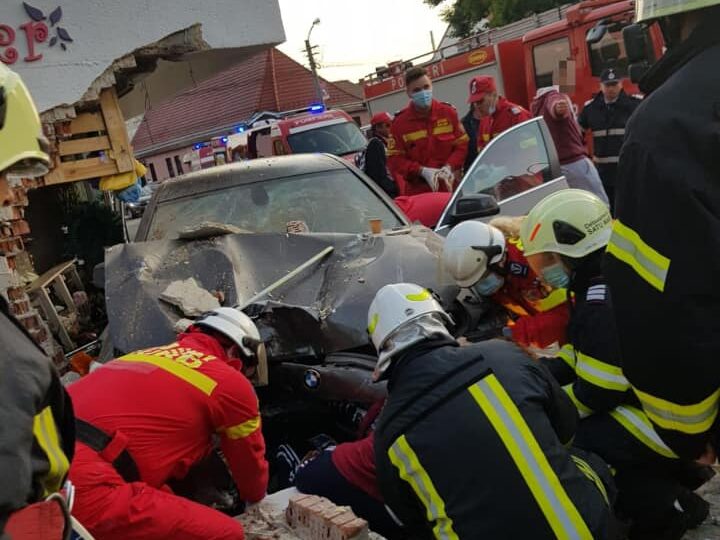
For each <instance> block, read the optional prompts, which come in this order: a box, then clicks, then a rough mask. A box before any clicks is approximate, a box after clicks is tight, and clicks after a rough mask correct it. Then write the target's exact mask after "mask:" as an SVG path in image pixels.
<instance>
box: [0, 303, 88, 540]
mask: <svg viewBox="0 0 720 540" xmlns="http://www.w3.org/2000/svg"><path fill="white" fill-rule="evenodd" d="M0 343H2V349H3V352H2V355H0V403H1V404H2V406H0V455H2V459H0V536H2V530H3V528H4V526H5V522H6V521H7V519H8V516H9V515H10V514H11V513H12V512H13V511H15V510H18V509H19V508H22V507H24V506H25V505H27V504H29V503H33V502H38V501H42V500H44V499H45V498H46V497H47V496H48V495H50V494H51V493H54V492H56V491H58V490H59V489H60V488H61V487H62V485H63V483H64V481H65V477H66V475H67V472H68V469H69V467H70V461H71V460H72V457H73V453H74V448H75V420H74V417H73V408H72V403H71V402H70V399H69V398H68V395H67V394H66V392H65V390H64V388H63V386H62V384H61V383H60V378H59V376H58V373H57V371H56V370H55V366H53V364H52V362H51V361H50V359H49V358H48V357H47V356H45V353H44V352H43V351H42V350H41V349H40V347H38V346H37V345H36V344H35V342H34V341H33V340H32V338H31V337H30V335H29V334H28V333H27V332H26V331H25V329H24V328H23V327H22V326H21V325H20V323H19V322H18V321H17V320H16V319H15V317H14V316H13V315H11V314H10V312H9V309H8V305H7V303H6V302H5V300H4V298H3V297H2V296H0Z"/></svg>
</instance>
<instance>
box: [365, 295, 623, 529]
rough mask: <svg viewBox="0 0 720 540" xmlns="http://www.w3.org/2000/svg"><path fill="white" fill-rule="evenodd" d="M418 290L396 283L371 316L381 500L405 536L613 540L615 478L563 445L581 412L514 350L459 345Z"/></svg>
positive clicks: (502, 345)
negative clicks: (609, 536)
mask: <svg viewBox="0 0 720 540" xmlns="http://www.w3.org/2000/svg"><path fill="white" fill-rule="evenodd" d="M448 324H450V318H449V316H448V315H447V313H446V312H445V311H444V310H443V309H442V307H440V305H439V304H438V302H436V301H435V300H434V298H433V297H432V295H431V294H430V293H429V292H428V291H427V290H425V289H423V288H422V287H420V286H418V285H413V284H408V283H398V284H392V285H386V286H385V287H383V288H382V289H380V290H379V291H378V293H377V295H376V296H375V299H374V300H373V302H372V304H371V305H370V310H369V313H368V331H369V333H370V337H371V339H372V342H373V344H374V346H375V348H376V350H377V352H378V362H377V365H376V368H375V373H374V377H375V378H376V379H377V380H382V379H387V381H388V401H387V404H386V405H385V408H384V409H383V412H382V413H381V416H380V419H379V420H378V426H377V430H376V431H375V459H376V467H377V474H378V481H379V484H380V491H381V493H382V495H383V498H384V500H385V502H386V504H387V505H388V507H389V508H390V509H391V510H392V512H393V513H394V515H395V516H396V517H397V518H398V519H399V521H401V522H402V523H403V524H404V526H405V528H406V530H407V537H409V538H413V539H423V538H463V539H472V538H526V537H527V536H528V533H529V531H532V537H533V538H535V539H543V538H547V539H551V538H587V539H590V538H597V539H601V538H606V533H607V524H608V519H609V508H608V500H611V499H612V496H613V493H612V479H611V478H610V475H609V472H608V469H607V466H606V465H605V464H604V463H603V462H602V460H600V459H599V458H597V457H596V456H593V455H591V454H585V453H582V454H578V455H572V454H571V453H570V452H568V450H567V449H566V448H565V447H564V446H563V444H565V443H568V442H569V441H570V440H571V439H572V437H573V434H574V432H575V426H576V422H577V413H576V412H575V409H574V407H573V405H572V402H571V401H570V400H569V399H568V397H567V395H565V394H564V393H563V392H562V390H561V389H560V387H559V386H558V385H557V383H556V382H555V381H553V379H552V377H551V375H550V374H549V373H548V372H547V371H546V370H545V369H544V368H543V367H542V366H539V365H537V364H536V363H534V362H533V361H532V360H531V359H530V358H529V357H528V356H527V355H525V354H524V353H523V352H522V351H521V350H520V349H518V348H517V347H516V346H515V345H513V344H511V343H508V342H505V341H497V340H491V341H484V342H481V343H476V344H473V345H469V346H467V347H459V346H458V344H457V342H456V341H455V340H454V339H453V338H452V336H451V334H450V332H449V331H448V329H447V325H448Z"/></svg>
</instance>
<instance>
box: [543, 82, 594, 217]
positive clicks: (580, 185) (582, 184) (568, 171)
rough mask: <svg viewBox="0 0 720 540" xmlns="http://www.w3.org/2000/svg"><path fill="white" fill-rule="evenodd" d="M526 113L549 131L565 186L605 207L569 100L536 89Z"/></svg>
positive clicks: (552, 89) (552, 88) (553, 88)
mask: <svg viewBox="0 0 720 540" xmlns="http://www.w3.org/2000/svg"><path fill="white" fill-rule="evenodd" d="M530 110H531V111H532V113H533V116H542V117H543V118H544V119H545V122H546V123H547V125H548V128H550V134H551V135H552V138H553V141H554V142H555V146H556V147H557V152H558V157H559V158H560V170H561V171H562V173H563V174H564V175H565V178H566V179H567V183H568V185H569V186H570V187H571V188H577V189H585V190H587V191H590V192H592V193H594V194H595V195H597V196H598V197H600V199H601V200H602V201H603V202H605V204H608V197H607V194H606V193H605V190H604V189H603V185H602V182H601V181H600V175H599V174H598V171H597V169H596V168H595V165H593V162H592V161H591V160H590V158H589V157H588V154H587V149H586V148H585V143H584V141H583V135H582V131H581V130H580V126H579V125H578V123H577V121H576V120H575V115H574V114H573V106H572V102H571V101H570V98H569V97H568V96H567V95H566V94H561V93H560V92H559V91H558V89H557V87H556V86H549V87H547V88H539V89H538V91H537V94H535V98H534V99H533V102H532V105H531V106H530Z"/></svg>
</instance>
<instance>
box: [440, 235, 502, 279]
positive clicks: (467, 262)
mask: <svg viewBox="0 0 720 540" xmlns="http://www.w3.org/2000/svg"><path fill="white" fill-rule="evenodd" d="M504 255H505V237H504V236H503V233H502V232H501V231H500V230H499V229H496V228H495V227H493V226H491V225H487V224H485V223H483V222H482V221H465V222H463V223H460V225H458V226H457V227H454V228H453V230H451V231H450V234H448V236H447V239H446V240H445V245H444V246H443V253H442V261H443V268H444V269H445V271H446V272H448V273H449V274H450V275H451V276H452V278H453V279H454V280H455V282H456V283H457V284H458V285H459V286H460V287H472V286H473V285H475V284H476V283H477V282H478V281H480V280H481V279H482V277H483V276H484V275H485V273H486V272H487V270H488V267H489V266H492V265H493V264H497V263H499V262H501V261H502V259H503V256H504Z"/></svg>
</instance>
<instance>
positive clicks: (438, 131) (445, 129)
mask: <svg viewBox="0 0 720 540" xmlns="http://www.w3.org/2000/svg"><path fill="white" fill-rule="evenodd" d="M453 131H455V128H454V127H453V126H452V125H447V126H437V127H435V128H433V130H432V134H433V135H444V134H445V133H452V132H453Z"/></svg>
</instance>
